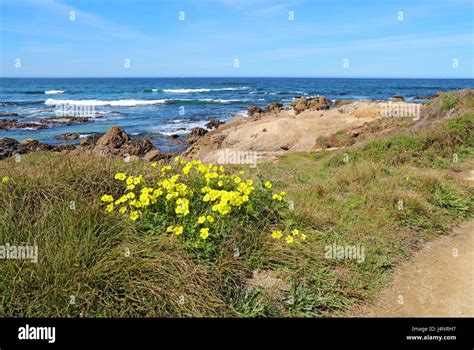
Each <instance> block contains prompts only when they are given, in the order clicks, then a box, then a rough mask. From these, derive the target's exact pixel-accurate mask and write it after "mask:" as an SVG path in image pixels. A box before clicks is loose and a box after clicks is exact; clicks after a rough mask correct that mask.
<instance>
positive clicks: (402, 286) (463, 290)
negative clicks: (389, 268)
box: [350, 170, 474, 317]
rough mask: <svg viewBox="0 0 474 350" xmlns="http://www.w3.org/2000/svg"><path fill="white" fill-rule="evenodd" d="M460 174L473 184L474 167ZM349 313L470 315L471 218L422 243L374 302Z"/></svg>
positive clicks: (473, 291)
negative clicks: (446, 233) (449, 231)
mask: <svg viewBox="0 0 474 350" xmlns="http://www.w3.org/2000/svg"><path fill="white" fill-rule="evenodd" d="M462 177H463V178H464V179H465V180H466V181H467V182H468V183H470V185H471V186H472V185H474V170H467V171H466V172H463V174H462ZM350 315H351V316H368V317H449V316H451V317H474V219H471V220H469V221H466V222H464V223H462V224H460V225H458V226H457V227H456V228H455V229H454V230H453V231H452V232H451V233H450V234H449V235H447V236H442V237H440V238H438V239H436V240H434V241H432V242H429V243H426V244H425V246H424V247H423V248H422V249H421V250H420V251H419V252H418V253H416V254H415V255H414V257H413V258H411V259H410V260H408V261H406V262H404V263H402V264H401V265H400V266H399V267H398V268H397V269H396V270H395V272H394V274H393V279H392V282H391V283H390V284H389V285H388V286H387V287H385V288H384V289H382V291H381V292H380V294H379V297H378V299H377V301H376V302H375V304H374V305H364V306H362V307H360V308H358V309H357V310H352V311H351V312H350Z"/></svg>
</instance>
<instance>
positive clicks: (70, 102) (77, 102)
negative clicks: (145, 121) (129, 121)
mask: <svg viewBox="0 0 474 350" xmlns="http://www.w3.org/2000/svg"><path fill="white" fill-rule="evenodd" d="M166 101H167V100H166V99H161V100H114V101H103V100H55V99H53V98H48V99H47V100H46V101H45V102H44V104H45V105H47V106H57V105H73V106H121V107H132V106H140V105H156V104H163V103H166Z"/></svg>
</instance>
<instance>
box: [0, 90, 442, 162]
mask: <svg viewBox="0 0 474 350" xmlns="http://www.w3.org/2000/svg"><path fill="white" fill-rule="evenodd" d="M441 94H442V93H435V95H434V96H425V99H427V100H429V99H432V98H436V97H439V96H440V95H441ZM391 102H392V103H395V104H399V105H400V104H406V105H409V104H411V103H407V102H404V98H403V97H402V96H393V98H392V100H391ZM382 104H387V101H354V100H336V101H334V102H333V101H331V100H329V99H327V98H326V97H324V96H316V97H305V96H301V97H299V98H297V99H295V100H294V101H293V103H292V104H291V106H290V107H284V106H283V105H282V104H281V103H278V102H273V103H270V104H269V105H267V106H265V107H259V106H256V105H252V106H250V107H249V108H248V109H247V115H248V116H247V117H234V118H233V119H231V120H230V121H228V122H223V121H220V120H217V119H214V120H211V121H210V122H208V123H207V124H206V125H205V128H200V127H197V128H193V129H192V130H191V132H190V133H189V134H188V135H187V138H186V140H185V142H186V144H188V145H189V146H188V148H187V149H186V150H185V151H184V152H183V155H184V156H187V157H189V158H200V159H202V160H205V161H212V162H215V161H216V159H217V155H216V151H218V150H221V149H224V148H231V149H236V150H246V151H258V152H260V153H261V155H263V159H271V158H272V156H278V155H281V154H282V153H285V152H286V151H289V150H292V151H312V150H316V149H320V148H328V147H327V145H328V142H327V140H328V138H330V136H331V134H334V133H335V132H337V131H338V130H341V129H344V128H347V127H352V128H356V129H357V128H361V127H362V126H364V125H367V123H370V122H371V121H373V120H376V119H379V118H381V117H382V113H381V107H382ZM411 105H413V104H411ZM17 116H18V115H17V114H15V113H11V114H2V115H0V118H3V117H17ZM89 121H90V118H85V117H71V116H65V117H49V118H43V119H41V120H39V121H38V122H35V123H31V122H19V121H18V120H17V119H0V130H10V129H13V128H18V127H20V128H21V127H32V125H34V126H35V127H39V128H48V127H53V126H63V125H71V124H75V123H85V122H89ZM30 124H31V125H30ZM38 125H39V126H38ZM356 134H357V132H353V133H352V134H351V135H352V136H353V135H356ZM262 135H264V137H263V138H262V137H261V136H262ZM306 137H309V138H310V139H311V140H310V141H308V140H305V138H306ZM58 138H59V139H62V140H64V144H60V145H53V144H46V143H41V142H39V141H37V140H33V139H28V140H26V141H24V142H18V141H16V140H15V139H12V138H3V139H0V159H4V158H8V157H11V156H14V155H16V154H26V153H29V152H36V151H53V152H70V153H73V154H90V155H98V156H117V157H122V158H124V159H126V160H127V161H133V160H138V159H144V160H147V161H162V160H164V161H166V160H168V159H170V158H171V157H173V156H174V155H175V154H173V153H167V152H162V151H161V150H159V149H158V148H156V147H155V146H154V145H153V144H152V143H151V141H150V140H148V139H146V138H145V139H132V138H131V137H130V135H128V134H127V133H126V132H125V131H124V130H123V128H121V127H119V126H114V127H112V128H110V129H109V130H108V131H107V133H105V134H97V135H91V136H87V137H85V138H83V139H82V140H81V141H80V142H79V143H77V142H76V143H67V140H78V139H79V134H76V133H69V134H62V135H59V136H58ZM170 138H173V135H172V136H170ZM325 145H326V146H325ZM318 146H319V147H318Z"/></svg>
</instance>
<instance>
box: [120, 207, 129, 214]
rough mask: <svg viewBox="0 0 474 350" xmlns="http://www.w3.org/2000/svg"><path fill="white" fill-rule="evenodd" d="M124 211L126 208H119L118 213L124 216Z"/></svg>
mask: <svg viewBox="0 0 474 350" xmlns="http://www.w3.org/2000/svg"><path fill="white" fill-rule="evenodd" d="M126 211H127V207H121V208H120V209H119V213H120V214H125V212H126Z"/></svg>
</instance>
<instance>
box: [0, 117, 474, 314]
mask: <svg viewBox="0 0 474 350" xmlns="http://www.w3.org/2000/svg"><path fill="white" fill-rule="evenodd" d="M473 124H474V116H473V115H470V116H464V117H461V118H456V119H452V120H449V121H447V122H444V123H443V124H441V125H438V126H435V127H431V128H430V129H427V130H422V131H420V132H418V133H416V134H408V133H406V134H398V135H395V136H392V137H389V138H385V139H382V140H376V141H371V142H368V143H367V144H365V145H364V146H362V147H358V148H347V149H343V150H340V151H337V152H327V151H322V152H317V153H305V154H303V153H295V154H290V155H288V156H287V157H285V158H284V159H283V160H281V161H280V162H277V163H272V164H262V165H260V166H259V167H258V168H256V169H255V170H253V172H252V176H254V177H255V178H258V177H261V178H265V179H267V178H268V179H270V181H272V182H273V183H274V187H275V190H284V191H286V192H287V197H288V200H290V201H293V202H294V209H293V210H290V211H288V212H286V213H285V214H284V215H283V216H282V217H281V219H280V220H281V223H280V225H285V226H294V227H299V228H300V231H301V232H304V233H306V235H307V236H308V238H307V240H306V241H305V242H304V243H302V244H297V245H293V246H288V245H285V244H282V242H280V241H275V240H272V239H271V238H270V229H271V227H272V225H274V223H273V222H270V223H266V224H265V225H236V227H239V229H236V230H232V228H233V227H234V226H233V225H232V224H229V225H230V226H229V227H228V230H229V232H232V234H231V235H229V237H228V238H227V239H226V240H224V241H223V242H222V244H221V245H220V246H219V249H220V254H218V255H217V256H216V258H214V259H208V258H206V257H205V256H204V257H203V256H200V255H199V254H196V252H193V251H191V250H190V249H188V247H186V246H185V245H184V244H183V243H182V242H181V241H180V240H177V239H175V238H174V237H170V236H167V235H165V234H150V233H147V234H145V233H144V231H143V229H142V227H141V226H140V224H139V223H137V222H136V223H133V222H131V221H130V220H128V219H127V218H126V217H124V216H122V215H119V214H112V215H105V214H104V211H103V207H101V205H100V203H99V200H98V198H99V196H100V194H103V193H112V192H113V191H115V190H116V183H115V182H114V181H113V175H114V174H115V173H116V172H117V171H130V172H132V171H133V172H137V173H140V172H144V169H146V167H148V165H147V164H145V163H143V162H134V163H128V164H126V163H123V162H122V161H120V160H112V159H105V158H91V157H81V158H78V157H77V156H68V155H61V154H53V153H41V152H38V153H33V154H29V155H26V156H23V157H22V158H21V162H20V163H16V162H15V160H14V159H6V160H3V161H1V162H0V177H1V176H4V175H8V176H10V178H11V180H10V182H8V183H7V184H0V216H1V221H0V244H5V243H10V244H32V242H35V243H36V244H38V247H39V263H38V264H33V263H31V262H28V261H17V260H2V261H0V264H1V265H0V266H1V269H2V273H1V274H0V316H33V317H39V316H83V317H86V316H99V317H112V316H117V317H126V316H129V317H140V316H163V317H174V316H177V317H188V316H195V317H202V316H210V317H219V316H222V317H239V316H240V317H270V316H283V317H287V316H296V317H314V316H327V315H332V314H334V313H335V312H339V311H344V310H346V309H348V308H350V307H351V305H353V304H354V303H357V302H359V301H365V300H371V299H372V298H374V296H375V295H376V293H377V291H378V290H379V289H380V288H381V287H382V286H383V285H384V284H385V283H386V282H387V280H388V278H389V273H390V271H391V270H392V269H393V268H394V267H395V266H396V265H397V264H398V263H399V262H400V261H401V260H403V259H406V258H407V257H409V256H410V255H411V253H412V252H413V251H414V250H416V249H417V248H418V247H420V245H421V244H422V243H423V242H424V241H426V240H429V239H433V238H435V237H436V236H438V235H440V234H443V233H447V232H449V230H450V229H451V228H452V227H453V225H455V224H456V223H458V222H460V221H462V220H465V219H466V218H468V217H470V216H471V215H472V206H473V197H474V196H473V191H472V190H471V189H469V187H468V186H466V185H465V184H464V183H462V182H461V180H458V179H457V178H456V177H455V176H453V174H454V173H455V171H456V170H459V169H458V168H459V167H460V166H462V164H463V163H464V162H466V161H472V160H473V158H474V157H473V155H474V152H473V150H474V136H473V130H474V128H473V126H474V125H473ZM345 153H346V154H347V155H348V162H344V154H345ZM453 154H456V155H457V156H458V157H457V158H456V160H457V163H456V162H453ZM72 202H73V204H74V209H71V203H72ZM401 202H402V203H403V208H402V209H400V208H399V204H400V203H401ZM257 210H258V208H257ZM272 221H273V220H272ZM333 243H337V244H338V245H361V246H363V247H364V249H365V261H364V263H357V262H356V261H355V260H350V259H345V260H337V259H328V258H326V257H325V247H326V246H327V245H331V244H333ZM236 246H238V247H239V254H238V255H237V256H236V255H235V247H236ZM128 253H129V254H128ZM255 270H263V271H266V272H268V273H271V274H272V276H274V277H275V278H277V279H279V280H280V281H282V282H283V284H284V285H285V286H286V288H284V289H282V290H281V291H280V292H278V293H273V292H272V291H270V290H269V289H267V288H263V287H261V288H258V287H252V288H250V287H248V283H247V281H248V279H249V278H250V277H251V276H252V271H255ZM72 301H74V303H72Z"/></svg>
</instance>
